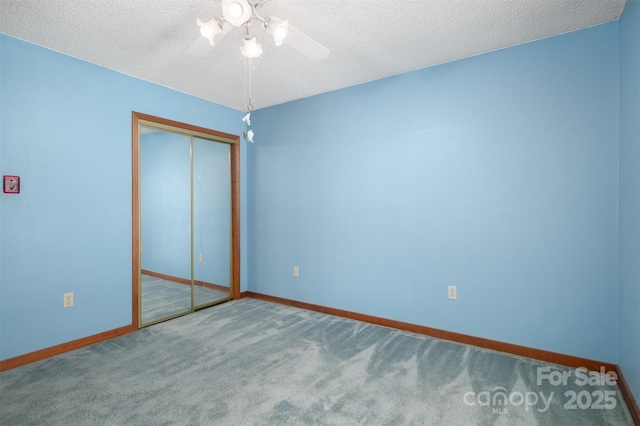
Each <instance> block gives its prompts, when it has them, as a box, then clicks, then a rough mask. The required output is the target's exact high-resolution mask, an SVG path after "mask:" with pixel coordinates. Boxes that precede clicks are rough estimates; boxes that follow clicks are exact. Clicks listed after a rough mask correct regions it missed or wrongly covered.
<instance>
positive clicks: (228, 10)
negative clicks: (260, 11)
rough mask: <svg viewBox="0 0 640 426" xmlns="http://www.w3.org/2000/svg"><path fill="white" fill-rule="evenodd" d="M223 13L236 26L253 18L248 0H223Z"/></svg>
mask: <svg viewBox="0 0 640 426" xmlns="http://www.w3.org/2000/svg"><path fill="white" fill-rule="evenodd" d="M221 4H222V14H223V15H224V19H226V20H227V21H228V22H229V23H230V24H231V25H233V26H234V27H239V26H241V25H242V24H244V23H245V22H247V21H248V20H249V19H251V6H249V3H248V2H247V0H222V2H221Z"/></svg>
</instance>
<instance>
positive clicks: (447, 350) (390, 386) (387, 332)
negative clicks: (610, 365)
mask: <svg viewBox="0 0 640 426" xmlns="http://www.w3.org/2000/svg"><path fill="white" fill-rule="evenodd" d="M545 366H546V367H550V370H549V371H552V372H563V371H567V372H569V373H572V372H574V371H573V370H572V369H567V368H563V367H558V366H553V365H548V364H543V363H539V362H536V361H532V360H529V359H525V358H519V357H514V356H510V355H505V354H500V353H496V352H491V351H487V350H483V349H478V348H474V347H470V346H465V345H460V344H456V343H451V342H447V341H442V340H437V339H432V338H429V337H425V336H421V335H416V334H411V333H407V332H402V331H397V330H393V329H389V328H384V327H379V326H374V325H369V324H364V323H359V322H356V321H352V320H347V319H343V318H338V317H333V316H328V315H323V314H319V313H315V312H309V311H305V310H300V309H296V308H291V307H286V306H280V305H275V304H271V303H267V302H262V301H258V300H253V299H248V298H245V299H241V300H238V301H233V302H228V303H225V304H222V305H219V306H216V307H213V308H209V309H205V310H202V311H198V312H196V313H194V314H191V315H187V316H184V317H180V318H177V319H175V320H172V321H168V322H164V323H160V324H157V325H153V326H151V327H147V328H145V329H141V330H139V331H137V332H135V333H131V334H128V335H125V336H122V337H119V338H116V339H112V340H110V341H107V342H103V343H100V344H97V345H93V346H90V347H86V348H82V349H79V350H76V351H73V352H69V353H66V354H62V355H59V356H57V357H54V358H50V359H47V360H43V361H39V362H37V363H33V364H30V365H26V366H23V367H20V368H16V369H13V370H9V371H6V372H3V373H0V407H1V408H0V419H2V424H3V425H209V424H223V425H300V424H316V425H351V424H363V425H448V426H449V425H598V426H602V425H627V424H631V419H630V417H629V413H628V411H627V410H626V407H625V405H624V402H623V401H622V399H621V395H620V391H619V390H618V389H617V387H615V386H600V385H593V386H590V385H585V386H579V385H577V384H575V383H574V381H575V380H573V379H572V380H569V383H568V384H567V385H566V386H565V385H559V386H552V385H550V384H549V383H548V381H546V380H545V381H543V383H542V385H537V384H536V367H545ZM498 387H502V388H504V392H505V393H506V394H508V395H509V399H510V400H511V401H512V402H513V404H511V403H509V402H508V401H507V404H508V405H499V404H498V402H501V401H502V400H500V399H499V398H498V399H496V398H494V396H495V394H496V393H498V392H499V391H501V390H502V388H498ZM567 391H574V392H576V393H577V394H578V393H580V392H587V393H589V394H590V395H591V394H592V393H594V392H595V394H596V395H597V393H598V392H605V391H607V392H610V395H613V398H614V399H610V400H609V401H608V403H609V404H608V405H609V406H610V407H611V408H610V409H606V408H605V409H594V408H590V407H589V408H579V407H577V408H576V409H567V408H566V407H565V406H564V405H565V404H567V403H570V402H571V401H569V400H568V398H567V397H566V396H565V392H567ZM527 392H535V393H536V394H540V393H542V394H543V395H544V397H545V398H546V399H547V400H548V399H549V397H550V395H551V393H552V392H553V396H552V397H551V402H550V403H549V404H548V405H547V406H546V410H544V411H543V409H544V408H545V404H543V403H542V402H541V401H539V402H538V403H537V404H536V405H533V404H530V405H529V406H527V405H526V404H524V403H522V404H517V403H519V402H522V399H520V397H519V396H518V395H521V396H523V397H525V396H526V395H529V400H530V402H533V397H532V396H531V395H532V394H527ZM590 398H591V397H590ZM491 401H493V402H491ZM586 402H587V401H586V396H584V394H583V397H582V400H581V404H580V405H583V406H585V404H586ZM614 403H615V407H613V405H614ZM569 405H571V404H569Z"/></svg>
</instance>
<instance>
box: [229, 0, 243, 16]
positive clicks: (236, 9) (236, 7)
mask: <svg viewBox="0 0 640 426" xmlns="http://www.w3.org/2000/svg"><path fill="white" fill-rule="evenodd" d="M242 12H243V10H242V5H241V4H240V3H238V2H233V3H231V4H230V5H229V15H231V16H233V17H234V18H239V17H241V16H242Z"/></svg>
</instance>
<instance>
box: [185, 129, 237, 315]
mask: <svg viewBox="0 0 640 426" xmlns="http://www.w3.org/2000/svg"><path fill="white" fill-rule="evenodd" d="M229 157H230V145H229V144H225V143H219V142H214V141H211V140H207V139H202V138H198V137H194V138H193V226H194V232H193V244H194V259H195V260H194V268H193V270H194V293H193V295H194V304H195V307H196V308H200V307H203V306H207V305H210V304H213V303H216V302H219V301H220V300H226V299H228V298H229V294H230V286H231V244H230V241H231V169H230V162H229Z"/></svg>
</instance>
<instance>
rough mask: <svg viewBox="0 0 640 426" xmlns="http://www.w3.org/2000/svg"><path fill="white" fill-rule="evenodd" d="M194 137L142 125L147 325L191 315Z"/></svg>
mask: <svg viewBox="0 0 640 426" xmlns="http://www.w3.org/2000/svg"><path fill="white" fill-rule="evenodd" d="M190 164H191V148H190V137H189V136H185V135H181V134H177V133H171V132H167V131H162V130H156V129H152V128H149V127H145V126H141V131H140V246H141V250H140V251H141V254H140V274H141V275H140V280H141V296H142V297H141V299H142V306H141V308H142V318H141V323H142V324H143V325H145V324H149V323H153V322H157V321H159V320H162V319H166V318H171V317H174V316H176V315H180V314H183V313H186V312H189V311H191V197H190V188H191V168H190Z"/></svg>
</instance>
